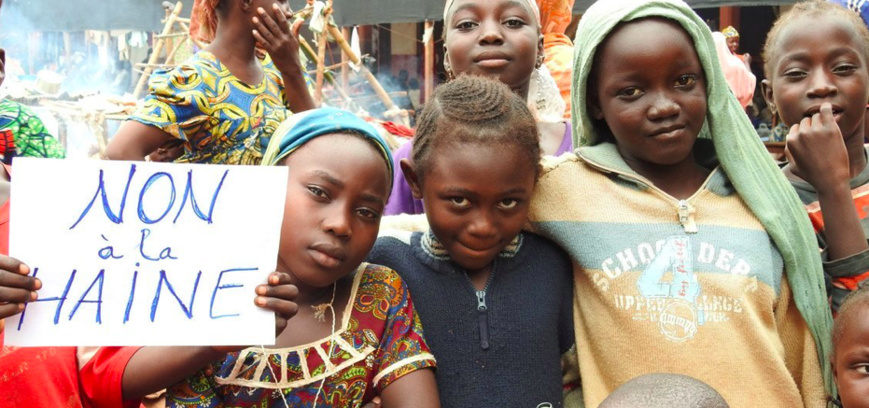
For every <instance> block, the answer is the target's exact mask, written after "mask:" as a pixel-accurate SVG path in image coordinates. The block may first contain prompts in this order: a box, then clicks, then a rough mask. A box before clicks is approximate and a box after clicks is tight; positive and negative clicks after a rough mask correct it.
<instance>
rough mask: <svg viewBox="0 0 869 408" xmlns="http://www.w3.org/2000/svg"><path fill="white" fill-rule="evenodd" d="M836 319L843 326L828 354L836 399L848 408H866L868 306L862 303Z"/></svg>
mask: <svg viewBox="0 0 869 408" xmlns="http://www.w3.org/2000/svg"><path fill="white" fill-rule="evenodd" d="M838 319H847V320H845V321H839V322H837V324H840V325H841V326H842V328H843V330H842V333H841V335H840V336H839V339H838V341H837V342H836V344H835V347H836V348H835V352H834V353H833V355H832V356H830V364H831V365H832V368H833V379H834V380H835V381H836V386H837V387H838V389H839V399H840V400H841V401H842V404H843V405H844V406H845V407H847V408H869V305H867V304H866V303H864V304H863V305H860V306H857V307H855V308H854V309H851V311H850V313H848V314H846V315H844V316H843V315H839V317H838Z"/></svg>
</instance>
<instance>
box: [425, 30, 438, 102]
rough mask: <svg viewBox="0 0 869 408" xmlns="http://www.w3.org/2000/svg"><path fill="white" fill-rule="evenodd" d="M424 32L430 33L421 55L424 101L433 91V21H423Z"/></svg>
mask: <svg viewBox="0 0 869 408" xmlns="http://www.w3.org/2000/svg"><path fill="white" fill-rule="evenodd" d="M425 32H426V33H431V35H429V38H428V41H426V42H425V56H424V57H423V58H424V64H425V101H426V102H428V98H429V97H431V95H432V93H433V92H434V75H435V74H434V65H435V64H434V60H435V52H434V21H426V22H425Z"/></svg>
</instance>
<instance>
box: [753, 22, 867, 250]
mask: <svg viewBox="0 0 869 408" xmlns="http://www.w3.org/2000/svg"><path fill="white" fill-rule="evenodd" d="M840 20H841V19H836V18H833V19H822V20H820V21H815V19H811V21H809V18H808V17H803V18H801V19H798V20H795V21H794V22H792V23H791V25H790V26H788V27H785V28H784V29H782V31H781V32H780V34H779V38H778V41H777V42H776V48H775V54H774V55H773V58H772V59H771V60H770V61H769V64H770V70H771V72H770V73H771V75H770V79H767V80H764V81H763V83H762V87H763V95H764V98H765V99H766V101H767V103H769V104H770V106H773V107H775V109H776V110H777V111H778V113H779V115H780V116H781V118H782V121H783V122H784V123H785V124H787V125H789V126H791V129H790V133H789V134H788V138H787V147H786V150H785V154H786V156H787V158H788V164H787V165H786V166H785V168H784V174H785V176H787V177H788V178H790V179H793V180H804V181H806V182H808V183H809V184H811V185H812V187H814V188H815V190H816V191H817V193H818V201H819V204H820V206H821V210H822V214H823V219H824V230H825V237H826V238H827V253H828V257H829V259H830V260H837V259H842V258H846V257H848V256H851V255H854V254H857V253H860V252H863V251H865V250H867V249H869V244H867V241H866V236H865V234H864V233H863V228H862V226H861V225H860V219H859V217H858V215H857V210H856V208H855V207H854V203H853V199H852V197H851V187H850V180H851V179H852V178H854V177H856V176H857V175H858V174H860V172H862V171H863V169H864V168H866V156H865V150H864V147H863V137H864V129H865V112H866V103H865V101H866V100H867V98H869V67H867V58H866V56H865V55H863V52H862V43H861V40H860V39H859V36H858V34H857V33H856V32H855V31H854V30H853V29H852V28H850V26H849V25H848V24H849V23H847V22H844V21H840ZM809 23H811V24H812V25H813V27H814V28H817V30H812V33H806V32H804V31H802V30H800V29H798V28H799V27H803V25H802V24H809Z"/></svg>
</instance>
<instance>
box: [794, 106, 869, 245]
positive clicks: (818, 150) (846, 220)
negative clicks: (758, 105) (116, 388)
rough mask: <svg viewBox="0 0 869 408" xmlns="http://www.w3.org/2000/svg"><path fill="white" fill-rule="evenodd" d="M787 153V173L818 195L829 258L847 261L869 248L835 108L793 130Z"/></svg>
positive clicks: (823, 110) (825, 108) (822, 111)
mask: <svg viewBox="0 0 869 408" xmlns="http://www.w3.org/2000/svg"><path fill="white" fill-rule="evenodd" d="M785 153H786V154H787V156H788V161H789V162H790V163H791V164H792V166H791V167H789V168H788V170H790V171H791V172H792V173H793V174H795V175H797V176H799V177H801V178H802V179H804V180H806V181H807V182H808V183H809V184H811V185H812V187H814V188H815V190H816V191H817V192H818V202H819V204H820V205H821V211H822V213H823V217H824V230H825V232H826V233H825V236H826V241H827V255H828V258H829V259H830V260H831V261H832V260H837V259H842V258H847V257H849V256H852V255H855V254H858V253H860V252H863V251H866V250H867V249H869V243H867V242H866V236H865V234H864V233H863V227H862V226H861V225H860V218H859V217H858V216H857V210H856V208H855V207H854V202H853V199H852V198H851V188H850V167H849V160H848V152H847V149H846V148H845V143H844V141H843V139H842V133H841V131H840V130H839V126H838V125H837V124H836V121H835V118H834V117H833V111H832V106H830V105H829V104H824V105H823V106H822V107H821V111H820V112H819V113H817V114H815V115H814V116H813V117H811V118H804V119H803V120H802V122H800V123H799V124H797V125H794V126H793V127H791V131H790V134H789V135H788V141H787V148H786V150H785Z"/></svg>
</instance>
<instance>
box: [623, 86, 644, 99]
mask: <svg viewBox="0 0 869 408" xmlns="http://www.w3.org/2000/svg"><path fill="white" fill-rule="evenodd" d="M640 92H642V91H640V88H635V87H630V88H625V89H622V90H621V91H619V96H624V97H628V98H634V97H637V96H640Z"/></svg>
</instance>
